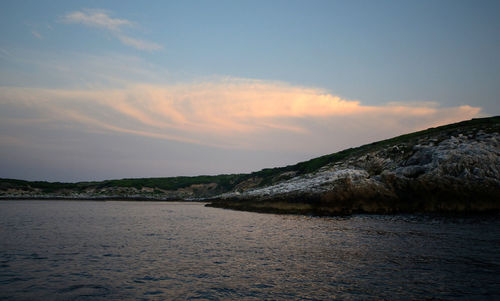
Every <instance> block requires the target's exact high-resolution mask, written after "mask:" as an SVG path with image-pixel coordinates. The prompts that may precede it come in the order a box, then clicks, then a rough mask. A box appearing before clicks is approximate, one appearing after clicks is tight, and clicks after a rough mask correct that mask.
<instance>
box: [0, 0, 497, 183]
mask: <svg viewBox="0 0 500 301" xmlns="http://www.w3.org/2000/svg"><path fill="white" fill-rule="evenodd" d="M0 5H1V9H0V37H1V39H0V118H1V119H0V144H2V145H1V146H2V150H1V151H0V155H1V157H0V160H1V161H2V162H0V163H2V165H3V166H4V168H2V171H1V172H0V177H9V178H22V179H31V180H33V179H37V180H59V181H77V180H93V179H107V178H123V177H147V176H174V175H196V174H218V173H229V172H247V171H252V170H257V169H260V168H263V167H271V166H279V165H286V164H292V163H295V162H297V161H300V160H305V159H309V158H312V157H314V156H317V155H322V154H325V153H331V152H334V151H338V150H341V149H343V148H345V147H352V146H358V145H361V144H364V143H369V142H372V141H375V140H378V139H383V138H388V137H391V136H393V135H397V134H402V133H405V132H409V131H414V130H418V129H423V128H427V127H430V126H436V125H439V124H444V123H448V122H453V121H459V120H463V119H469V118H473V117H479V116H493V115H498V114H500V106H499V105H498V98H499V95H500V88H499V86H500V85H499V83H500V76H499V70H500V60H499V58H498V54H499V53H500V38H499V37H500V18H498V11H499V8H500V3H499V2H498V1H176V2H174V1H148V2H146V3H143V2H137V1H2V3H1V4H0Z"/></svg>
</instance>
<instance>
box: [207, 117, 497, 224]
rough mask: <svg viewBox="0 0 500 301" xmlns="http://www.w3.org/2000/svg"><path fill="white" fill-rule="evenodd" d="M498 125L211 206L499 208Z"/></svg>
mask: <svg viewBox="0 0 500 301" xmlns="http://www.w3.org/2000/svg"><path fill="white" fill-rule="evenodd" d="M498 128H499V125H498V124H495V125H493V126H492V127H490V128H488V131H487V132H486V131H485V130H483V129H480V128H473V129H465V130H461V129H459V130H455V131H453V132H451V133H450V132H440V133H437V134H434V135H429V136H427V137H420V138H418V139H415V140H412V141H408V142H405V143H399V144H394V145H389V146H387V147H385V148H383V149H379V150H375V151H372V152H368V153H362V154H359V155H355V156H351V157H349V158H346V159H345V160H343V161H341V162H335V163H332V164H328V165H326V166H324V167H322V168H321V169H320V170H319V171H317V172H314V173H311V174H306V175H301V176H297V177H294V178H292V179H289V180H286V181H283V182H280V183H277V184H274V185H270V186H267V187H263V188H256V189H249V190H247V191H244V192H230V193H226V194H223V195H221V196H218V197H217V198H215V199H213V200H212V203H211V204H210V205H209V206H213V207H220V208H230V209H238V210H248V211H258V212H276V213H304V214H315V215H339V214H340V215H344V214H352V213H382V214H388V213H405V212H492V211H499V210H500V135H499V133H498V132H499V129H498Z"/></svg>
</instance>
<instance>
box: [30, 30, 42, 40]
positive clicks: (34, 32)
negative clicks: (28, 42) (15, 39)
mask: <svg viewBox="0 0 500 301" xmlns="http://www.w3.org/2000/svg"><path fill="white" fill-rule="evenodd" d="M31 34H32V35H33V36H34V37H35V38H37V39H39V40H42V39H43V36H42V35H41V34H40V33H39V32H38V31H36V30H32V31H31Z"/></svg>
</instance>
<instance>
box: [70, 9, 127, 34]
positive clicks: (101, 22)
mask: <svg viewBox="0 0 500 301" xmlns="http://www.w3.org/2000/svg"><path fill="white" fill-rule="evenodd" d="M62 21H63V22H65V23H79V24H83V25H87V26H94V27H99V28H104V29H108V30H111V31H120V30H121V28H122V27H123V26H131V25H133V24H134V23H133V22H131V21H129V20H125V19H118V18H111V17H110V16H108V15H107V13H105V12H104V11H102V10H85V11H75V12H71V13H68V14H66V15H64V16H63V18H62Z"/></svg>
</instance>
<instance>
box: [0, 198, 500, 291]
mask: <svg viewBox="0 0 500 301" xmlns="http://www.w3.org/2000/svg"><path fill="white" fill-rule="evenodd" d="M336 298H337V299H343V300H363V299H367V300H370V299H375V300H377V299H390V300H398V299H414V300H420V299H431V298H435V299H462V300H471V299H477V300H483V299H491V300H494V299H496V300H499V299H500V218H499V217H498V216H496V217H491V216H490V217H462V218H456V217H455V218H452V217H435V216H434V217H431V216H416V215H398V216H376V215H357V216H352V217H345V218H340V217H338V218H319V217H305V216H286V215H273V214H258V213H247V212H238V211H230V210H223V209H216V208H206V207H203V204H198V203H164V202H90V201H89V202H84V201H75V202H68V201H66V202H65V201H2V202H0V299H5V300H30V299H34V300H86V299H88V300H95V299H102V300H104V299H106V300H110V299H115V300H119V299H144V300H156V299H158V300H164V299H167V300H226V299H243V300H290V299H302V300H317V299H320V300H327V299H336Z"/></svg>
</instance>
